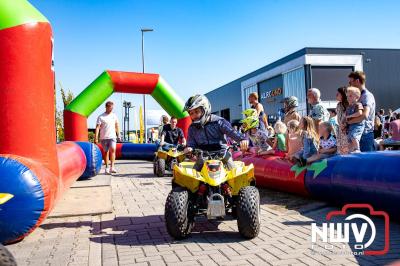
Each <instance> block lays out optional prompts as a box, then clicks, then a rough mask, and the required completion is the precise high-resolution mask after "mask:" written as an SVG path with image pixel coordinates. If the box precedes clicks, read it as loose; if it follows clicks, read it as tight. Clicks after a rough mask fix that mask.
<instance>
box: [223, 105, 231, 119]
mask: <svg viewBox="0 0 400 266" xmlns="http://www.w3.org/2000/svg"><path fill="white" fill-rule="evenodd" d="M221 116H222V117H223V118H225V119H226V120H228V121H229V122H230V121H231V114H230V111H229V108H227V109H224V110H221Z"/></svg>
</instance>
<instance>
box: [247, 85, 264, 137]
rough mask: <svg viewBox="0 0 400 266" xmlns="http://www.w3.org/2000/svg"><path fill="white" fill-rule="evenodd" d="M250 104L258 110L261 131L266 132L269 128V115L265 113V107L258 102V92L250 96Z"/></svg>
mask: <svg viewBox="0 0 400 266" xmlns="http://www.w3.org/2000/svg"><path fill="white" fill-rule="evenodd" d="M249 103H250V105H251V108H253V109H256V111H257V114H258V118H259V120H260V123H259V127H260V129H261V130H265V129H266V128H267V127H268V119H267V115H266V114H265V112H264V106H263V105H262V104H261V103H259V102H258V94H257V92H252V93H250V95H249Z"/></svg>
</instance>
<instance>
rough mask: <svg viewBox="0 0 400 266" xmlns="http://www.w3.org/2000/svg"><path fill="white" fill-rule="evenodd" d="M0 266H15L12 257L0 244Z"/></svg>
mask: <svg viewBox="0 0 400 266" xmlns="http://www.w3.org/2000/svg"><path fill="white" fill-rule="evenodd" d="M0 266H17V262H16V261H15V259H14V256H13V255H12V254H11V253H10V252H9V251H8V250H7V249H6V247H5V246H3V245H1V244H0Z"/></svg>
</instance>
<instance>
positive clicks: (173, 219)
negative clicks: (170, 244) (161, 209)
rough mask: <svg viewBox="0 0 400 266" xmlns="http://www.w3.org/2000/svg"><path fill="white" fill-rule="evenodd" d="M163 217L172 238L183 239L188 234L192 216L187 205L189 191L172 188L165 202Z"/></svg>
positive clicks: (190, 229)
mask: <svg viewBox="0 0 400 266" xmlns="http://www.w3.org/2000/svg"><path fill="white" fill-rule="evenodd" d="M164 218H165V224H166V226H167V231H168V234H169V235H170V236H172V237H173V238H175V239H184V238H186V237H188V236H189V235H190V233H191V231H192V227H193V217H192V215H191V211H190V206H189V192H188V191H187V190H186V189H184V188H182V187H175V188H173V189H172V191H171V192H170V193H169V195H168V198H167V201H166V203H165V213H164Z"/></svg>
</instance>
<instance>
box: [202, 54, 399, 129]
mask: <svg viewBox="0 0 400 266" xmlns="http://www.w3.org/2000/svg"><path fill="white" fill-rule="evenodd" d="M353 70H361V71H364V72H365V74H366V76H367V81H366V87H367V88H368V89H369V90H370V91H371V92H372V93H373V94H374V95H375V99H376V106H377V108H378V109H379V108H385V109H388V108H391V109H393V110H394V109H396V108H398V107H400V49H361V48H303V49H301V50H299V51H297V52H295V53H293V54H290V55H288V56H286V57H283V58H281V59H279V60H277V61H275V62H273V63H271V64H269V65H266V66H264V67H262V68H260V69H258V70H256V71H254V72H251V73H249V74H247V75H245V76H243V77H241V78H239V79H236V80H234V81H232V82H230V83H228V84H226V85H223V86H221V87H219V88H217V89H215V90H213V91H210V92H209V93H207V94H206V96H207V97H208V98H209V99H210V101H211V104H212V109H213V112H214V113H215V114H218V115H221V116H223V117H225V118H226V119H228V120H229V121H230V122H232V123H236V122H238V121H239V120H240V119H241V118H242V114H241V112H242V111H243V110H245V109H247V108H249V105H248V101H247V98H248V95H249V94H250V93H252V92H257V93H258V94H259V97H260V99H259V101H260V102H261V103H262V104H263V105H264V109H265V111H266V113H267V114H268V115H269V119H270V120H272V121H273V120H275V119H276V118H277V117H278V115H280V109H281V108H282V107H283V106H282V103H281V101H282V100H283V98H284V97H287V96H292V95H294V96H296V97H297V98H298V99H299V103H300V106H299V108H298V109H299V111H300V112H301V113H302V114H303V115H305V114H306V113H307V109H308V105H307V99H306V91H307V89H308V88H311V87H315V88H319V89H320V90H321V94H322V97H321V99H322V101H323V104H324V105H325V106H326V107H328V108H334V107H335V106H336V100H335V95H336V91H337V88H339V87H341V86H346V85H347V84H348V78H347V76H348V74H349V73H350V72H351V71H353Z"/></svg>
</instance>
